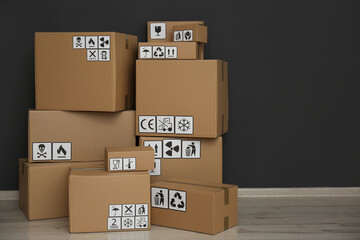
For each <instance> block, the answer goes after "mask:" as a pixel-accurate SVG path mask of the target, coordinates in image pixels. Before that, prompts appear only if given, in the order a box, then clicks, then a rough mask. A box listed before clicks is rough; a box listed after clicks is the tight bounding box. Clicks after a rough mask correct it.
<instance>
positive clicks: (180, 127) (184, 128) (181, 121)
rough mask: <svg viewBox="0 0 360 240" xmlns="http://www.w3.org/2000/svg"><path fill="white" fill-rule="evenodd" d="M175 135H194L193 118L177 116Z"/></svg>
mask: <svg viewBox="0 0 360 240" xmlns="http://www.w3.org/2000/svg"><path fill="white" fill-rule="evenodd" d="M175 124H176V125H175V133H177V134H193V128H194V127H193V125H194V121H193V117H187V116H176V117H175Z"/></svg>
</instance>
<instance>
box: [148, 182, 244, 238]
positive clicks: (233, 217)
mask: <svg viewBox="0 0 360 240" xmlns="http://www.w3.org/2000/svg"><path fill="white" fill-rule="evenodd" d="M237 194H238V187H237V186H235V185H228V184H213V183H197V182H189V181H187V180H179V179H172V180H165V181H159V182H155V183H153V184H151V214H152V217H151V223H152V224H154V225H161V226H165V227H172V228H179V229H184V230H189V231H195V232H201V233H208V234H216V233H219V232H222V231H224V230H226V229H228V228H231V227H233V226H236V225H237Z"/></svg>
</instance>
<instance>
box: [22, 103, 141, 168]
mask: <svg viewBox="0 0 360 240" xmlns="http://www.w3.org/2000/svg"><path fill="white" fill-rule="evenodd" d="M134 117H135V111H134V110H127V111H123V112H116V113H100V112H68V111H48V110H30V111H29V129H28V131H29V136H28V137H29V139H28V156H29V162H32V161H33V160H32V156H33V152H32V144H33V143H42V142H71V145H72V150H71V155H72V156H71V160H53V161H56V162H67V161H98V160H102V159H104V152H105V147H112V146H119V147H121V146H123V147H127V146H135V144H136V139H135V126H134V122H135V119H134ZM42 161H43V162H50V161H52V160H47V161H44V160H42ZM36 162H39V161H36Z"/></svg>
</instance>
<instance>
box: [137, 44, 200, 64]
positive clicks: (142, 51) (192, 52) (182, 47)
mask: <svg viewBox="0 0 360 240" xmlns="http://www.w3.org/2000/svg"><path fill="white" fill-rule="evenodd" d="M203 51H204V48H200V47H199V44H198V43H196V42H162V43H158V42H141V43H139V51H138V54H139V59H143V60H145V59H158V60H163V59H188V60H189V59H203V58H204V53H203Z"/></svg>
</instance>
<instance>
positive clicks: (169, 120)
mask: <svg viewBox="0 0 360 240" xmlns="http://www.w3.org/2000/svg"><path fill="white" fill-rule="evenodd" d="M156 125H157V131H156V132H157V133H174V116H156Z"/></svg>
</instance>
